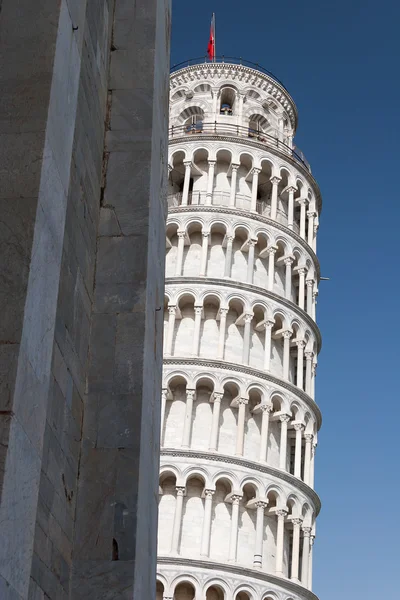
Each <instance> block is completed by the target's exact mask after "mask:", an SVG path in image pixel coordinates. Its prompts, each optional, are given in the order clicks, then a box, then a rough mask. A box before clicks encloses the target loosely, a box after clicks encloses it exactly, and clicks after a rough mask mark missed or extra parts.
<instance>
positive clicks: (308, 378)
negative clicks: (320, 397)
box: [304, 352, 314, 396]
mask: <svg viewBox="0 0 400 600" xmlns="http://www.w3.org/2000/svg"><path fill="white" fill-rule="evenodd" d="M304 354H305V357H306V389H305V392H306V394H308V395H309V396H311V376H312V361H313V357H314V352H305V353H304Z"/></svg>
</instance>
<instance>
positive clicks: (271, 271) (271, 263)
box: [268, 246, 278, 292]
mask: <svg viewBox="0 0 400 600" xmlns="http://www.w3.org/2000/svg"><path fill="white" fill-rule="evenodd" d="M277 250H278V248H277V247H276V246H271V247H270V248H268V290H269V291H270V292H273V291H274V279H275V254H276V251H277Z"/></svg>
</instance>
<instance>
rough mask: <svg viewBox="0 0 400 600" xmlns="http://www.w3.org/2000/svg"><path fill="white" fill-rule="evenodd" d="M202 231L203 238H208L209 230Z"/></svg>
mask: <svg viewBox="0 0 400 600" xmlns="http://www.w3.org/2000/svg"><path fill="white" fill-rule="evenodd" d="M201 233H202V236H203V238H208V236H209V235H210V232H209V231H202V232H201Z"/></svg>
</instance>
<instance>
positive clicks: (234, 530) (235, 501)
mask: <svg viewBox="0 0 400 600" xmlns="http://www.w3.org/2000/svg"><path fill="white" fill-rule="evenodd" d="M241 499H242V496H238V495H237V494H235V495H233V496H232V516H231V534H230V539H229V554H228V561H229V562H236V553H237V539H238V525H239V504H240V501H241Z"/></svg>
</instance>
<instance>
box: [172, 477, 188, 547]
mask: <svg viewBox="0 0 400 600" xmlns="http://www.w3.org/2000/svg"><path fill="white" fill-rule="evenodd" d="M185 495H186V488H184V487H183V486H177V487H176V504H175V515H174V525H173V529H172V539H171V554H178V546H179V536H180V534H181V521H182V508H183V497H184V496H185Z"/></svg>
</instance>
